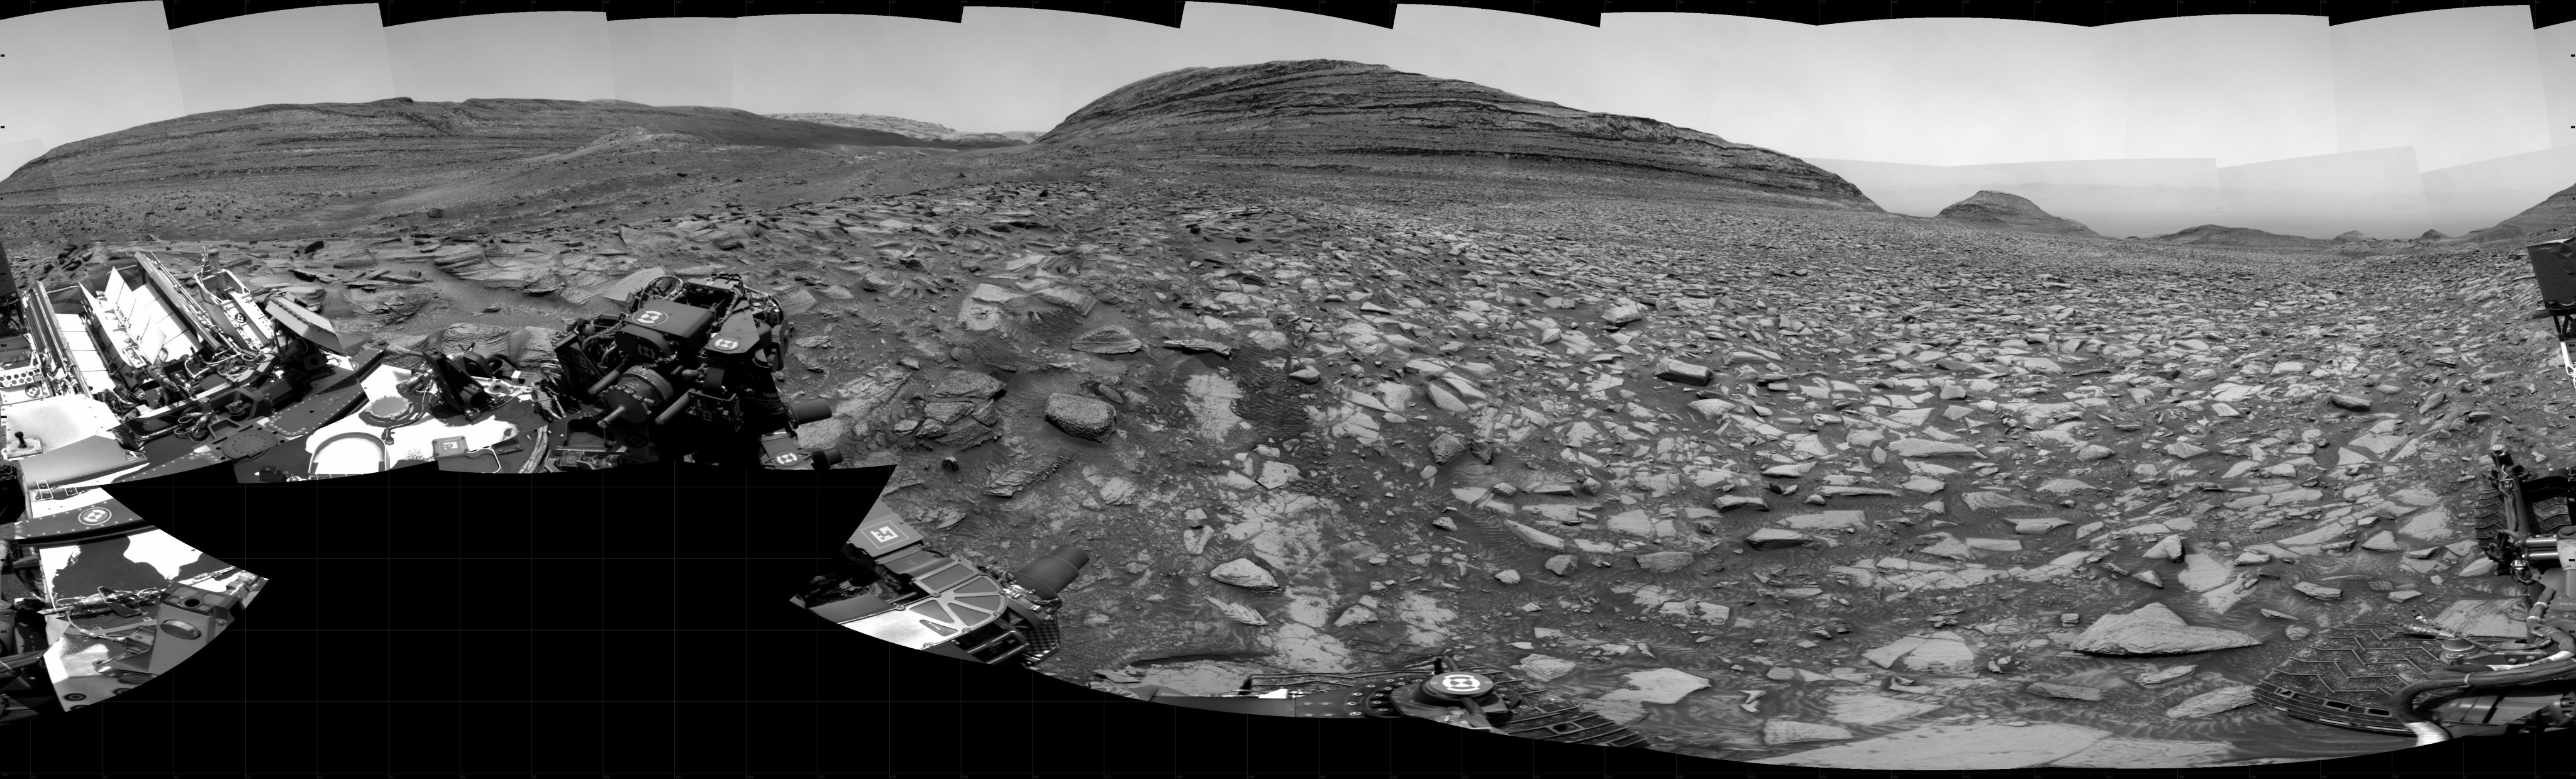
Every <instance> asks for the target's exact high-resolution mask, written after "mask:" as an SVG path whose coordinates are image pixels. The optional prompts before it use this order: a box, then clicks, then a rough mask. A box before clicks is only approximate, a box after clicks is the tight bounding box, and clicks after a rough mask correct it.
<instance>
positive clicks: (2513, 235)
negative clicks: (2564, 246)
mask: <svg viewBox="0 0 2576 779" xmlns="http://www.w3.org/2000/svg"><path fill="white" fill-rule="evenodd" d="M2570 227H2576V187H2568V188H2566V189H2562V190H2558V192H2557V193H2556V194H2552V195H2550V196H2549V197H2548V198H2545V199H2543V200H2541V201H2540V202H2539V203H2538V204H2536V205H2533V206H2532V207H2530V208H2526V209H2523V210H2522V213H2519V214H2514V215H2513V216H2510V217H2506V218H2505V220H2504V221H2502V222H2497V223H2495V226H2493V227H2489V228H2486V229H2484V230H2471V231H2469V234H2467V235H2463V236H2460V238H2461V239H2462V240H2468V241H2506V240H2535V241H2536V240H2544V239H2546V238H2555V237H2564V233H2563V232H2561V233H2559V234H2557V235H2552V236H2543V235H2542V234H2543V233H2550V232H2551V231H2563V230H2565V228H2570Z"/></svg>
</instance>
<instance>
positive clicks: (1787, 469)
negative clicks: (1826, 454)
mask: <svg viewBox="0 0 2576 779" xmlns="http://www.w3.org/2000/svg"><path fill="white" fill-rule="evenodd" d="M1815 469H1816V464H1815V463H1790V464H1788V465H1774V466H1771V467H1769V468H1764V469H1762V475H1764V476H1769V477H1772V478H1775V479H1795V478H1798V477H1801V476H1805V475H1807V472H1808V471H1812V470H1815Z"/></svg>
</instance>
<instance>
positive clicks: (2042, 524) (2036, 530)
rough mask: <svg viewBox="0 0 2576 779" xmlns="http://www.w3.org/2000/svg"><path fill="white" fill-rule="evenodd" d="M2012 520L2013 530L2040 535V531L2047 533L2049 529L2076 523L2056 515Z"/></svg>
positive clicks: (2024, 533)
mask: <svg viewBox="0 0 2576 779" xmlns="http://www.w3.org/2000/svg"><path fill="white" fill-rule="evenodd" d="M2012 522H2013V532H2015V533H2021V534H2023V535H2038V534H2040V533H2046V532H2048V531H2051V530H2056V529H2058V528H2061V527H2065V526H2067V525H2072V524H2075V523H2073V522H2069V521H2066V520H2063V519H2058V518H2056V517H2037V518H2033V519H2016V520H2013V521H2012Z"/></svg>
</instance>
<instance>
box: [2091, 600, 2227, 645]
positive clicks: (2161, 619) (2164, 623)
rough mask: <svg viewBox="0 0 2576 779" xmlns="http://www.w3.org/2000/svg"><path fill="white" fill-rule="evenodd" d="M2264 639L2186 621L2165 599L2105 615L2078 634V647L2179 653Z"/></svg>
mask: <svg viewBox="0 0 2576 779" xmlns="http://www.w3.org/2000/svg"><path fill="white" fill-rule="evenodd" d="M2260 643H2263V642H2262V640H2261V639H2257V638H2255V637H2253V636H2249V635H2246V634H2243V633H2239V632H2236V631H2233V630H2225V629H2221V628H2204V627H2194V626H2191V625H2186V624H2183V621H2182V617H2181V616H2179V615H2176V614H2174V612H2173V609H2169V608H2166V607H2165V605H2164V604H2162V603H2150V604H2147V605H2145V606H2142V607H2139V608H2138V610H2136V611H2133V612H2130V613H2127V614H2112V615H2109V616H2106V617H2103V618H2102V619H2100V620H2099V621H2096V622H2094V623H2093V626H2092V627H2090V628H2086V629H2085V631H2084V634H2083V635H2081V636H2078V637H2076V639H2075V651H2078V652H2086V653H2090V654H2097V655H2122V656H2138V655H2180V654H2190V653H2193V652H2210V651H2216V650H2220V649H2232V648H2235V647H2240V646H2253V645H2255V644H2260Z"/></svg>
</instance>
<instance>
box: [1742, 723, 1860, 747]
mask: <svg viewBox="0 0 2576 779" xmlns="http://www.w3.org/2000/svg"><path fill="white" fill-rule="evenodd" d="M1851 737H1852V732H1851V731H1850V730H1846V729H1843V728H1838V727H1835V726H1832V725H1818V724H1815V723H1810V722H1799V721H1797V720H1785V719H1772V720H1764V721H1763V722H1762V743H1763V744H1766V745H1769V746H1775V747H1779V746H1788V745H1790V744H1805V743H1808V742H1811V741H1841V740H1843V739H1847V738H1851Z"/></svg>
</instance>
